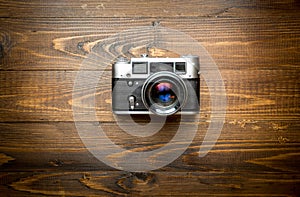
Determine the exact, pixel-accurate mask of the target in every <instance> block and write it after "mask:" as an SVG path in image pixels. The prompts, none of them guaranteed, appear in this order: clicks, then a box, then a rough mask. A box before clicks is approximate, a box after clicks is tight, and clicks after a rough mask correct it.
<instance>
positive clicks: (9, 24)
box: [0, 16, 300, 71]
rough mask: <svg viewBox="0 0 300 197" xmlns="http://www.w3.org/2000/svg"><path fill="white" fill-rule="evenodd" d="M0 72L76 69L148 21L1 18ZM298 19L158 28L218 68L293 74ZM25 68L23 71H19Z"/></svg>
mask: <svg viewBox="0 0 300 197" xmlns="http://www.w3.org/2000/svg"><path fill="white" fill-rule="evenodd" d="M0 21H1V22H0V28H1V29H3V31H1V34H0V43H1V46H2V58H1V59H0V60H1V64H0V69H1V70H78V69H79V68H80V66H81V64H82V61H83V59H84V57H86V56H87V55H88V53H89V51H90V49H91V48H92V47H93V46H94V45H95V44H97V43H99V42H101V41H102V40H103V39H106V38H108V37H109V36H112V35H114V34H117V33H120V32H121V31H124V30H126V29H128V28H132V27H136V26H151V25H152V22H155V21H157V20H156V19H153V18H145V19H135V18H121V19H120V18H96V19H90V18H84V19H80V20H77V19H73V18H71V19H69V18H68V19H65V18H63V19H60V18H55V19H48V18H46V19H45V18H38V19H30V18H29V19H27V18H26V19H24V18H20V19H19V18H18V19H10V18H9V19H7V18H5V19H3V18H2V19H1V18H0ZM299 24H300V23H299V17H289V16H287V17H280V16H275V17H273V18H220V19H219V18H217V19H216V18H204V19H203V18H172V19H168V18H166V19H161V20H160V25H162V26H163V27H167V28H174V29H177V30H179V31H182V32H184V33H186V34H188V35H190V36H191V37H193V38H194V39H196V40H197V41H198V42H199V43H201V44H202V45H203V46H204V47H205V48H206V49H207V51H208V52H209V53H210V55H211V56H212V57H213V58H214V60H215V61H216V63H217V65H218V66H219V67H220V69H224V68H231V69H235V70H236V68H237V67H238V68H239V70H241V71H243V69H251V70H280V69H293V70H295V69H297V68H298V67H299V65H300V62H299V58H298V56H299V35H300V30H299V29H300V27H299ZM24 64H25V65H27V66H24Z"/></svg>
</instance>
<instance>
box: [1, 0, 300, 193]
mask: <svg viewBox="0 0 300 197" xmlns="http://www.w3.org/2000/svg"><path fill="white" fill-rule="evenodd" d="M299 9H300V4H299V1H289V0H282V1H237V0H230V1H223V0H212V1H204V0H200V1H198V0H197V1H196V0H192V1H189V2H188V3H187V2H186V1H177V0H175V1H174V0H172V1H171V0H167V1H156V0H155V1H139V0H133V1H131V0H130V1H129V0H124V1H117V2H114V1H108V0H104V1H101V2H99V1H96V0H81V1H66V0H62V1H39V0H32V1H27V0H25V1H16V0H13V1H8V0H0V193H1V196H299V195H300V189H299V188H300V170H299V167H298V166H299V164H300V160H299V158H300V157H299V156H300V138H299V130H300V122H299V117H300V110H299V106H300V98H299V97H300V83H299V77H300V75H299V67H300V58H299V51H300V50H299V48H300V44H299V43H300V42H299V41H300V19H299V16H300V12H299ZM154 25H160V26H163V27H167V28H172V29H176V30H179V31H181V32H184V33H186V34H188V35H190V36H191V37H193V38H194V39H195V40H196V41H198V42H199V43H201V45H202V46H204V47H205V48H206V49H207V51H208V52H209V54H210V55H211V56H212V58H213V59H214V61H215V62H216V64H217V65H218V67H219V70H220V73H221V75H222V78H223V80H224V84H225V88H226V95H227V114H226V120H225V123H224V126H223V129H222V133H221V136H220V137H219V139H218V141H217V143H216V145H215V146H214V147H213V149H212V150H211V151H210V152H209V153H208V154H207V155H206V156H205V157H198V151H199V148H200V147H201V146H203V145H202V142H203V139H204V137H205V135H206V133H207V128H208V126H209V124H210V122H211V119H210V116H211V106H210V105H211V104H210V100H211V98H210V96H209V91H208V86H207V84H206V83H205V80H204V78H203V76H201V87H200V88H201V89H200V94H201V113H200V121H199V122H193V120H192V119H191V120H186V121H184V122H183V123H182V124H187V125H190V124H198V131H197V134H196V137H195V139H194V140H193V142H192V143H191V145H190V146H189V148H188V149H187V150H186V151H185V152H184V154H183V155H181V156H180V157H179V158H178V159H176V160H175V161H174V162H172V163H170V164H169V165H167V166H165V167H163V168H161V169H158V170H155V171H151V172H146V173H130V172H125V171H118V170H116V169H113V168H111V167H109V166H107V165H105V164H104V163H102V162H100V161H98V160H97V159H96V158H95V157H94V156H93V155H92V154H91V153H90V152H89V151H88V150H87V148H86V147H85V146H84V144H83V143H82V141H81V139H80V137H79V134H78V132H77V130H76V127H75V123H74V122H73V121H74V119H73V111H72V107H73V101H72V93H73V85H74V82H75V79H76V75H77V72H78V71H79V70H80V67H81V66H82V63H83V62H84V60H85V59H86V58H87V57H89V54H90V53H91V51H92V50H93V47H95V46H98V44H99V43H101V42H103V40H105V39H107V38H109V37H111V36H113V35H115V34H117V33H120V32H121V31H124V30H126V29H129V28H134V27H137V26H148V27H150V26H154ZM143 39H144V38H141V41H143ZM175 44H177V43H175ZM103 49H104V50H105V51H108V52H111V51H110V50H112V49H113V43H111V45H110V46H107V47H105V48H103ZM145 50H146V49H145V48H143V46H138V47H136V48H130V50H129V51H128V53H129V55H131V56H138V55H139V54H141V53H142V52H144V51H145ZM148 50H149V53H150V55H153V56H161V57H165V56H176V55H178V54H174V53H172V51H166V50H163V49H159V48H150V49H149V48H148ZM126 52H127V51H126ZM87 70H88V72H91V73H93V72H95V71H104V75H103V78H101V83H99V86H98V87H97V94H96V95H93V94H92V93H91V90H89V89H84V90H83V91H84V92H85V93H86V94H85V96H84V98H85V99H90V98H92V97H93V96H95V98H96V100H97V102H96V110H97V121H96V122H92V123H93V124H95V125H97V126H101V127H102V128H103V129H104V130H105V133H106V135H107V136H108V137H109V138H110V139H111V140H112V141H113V142H114V143H115V144H117V145H119V146H120V147H122V148H125V149H127V150H132V151H149V150H154V149H157V148H159V147H162V146H164V145H165V144H166V143H168V142H169V141H170V139H172V137H173V136H174V135H175V132H176V130H177V129H178V122H180V118H179V117H178V116H173V117H169V118H168V122H167V124H166V125H164V127H163V128H162V129H161V130H160V132H158V133H156V134H155V135H153V136H149V137H145V138H140V137H134V136H131V135H129V134H128V133H126V132H124V131H123V130H122V129H121V128H120V127H119V126H118V125H117V123H116V119H115V118H116V117H114V116H113V115H112V113H111V84H110V78H111V66H108V67H107V68H105V69H104V68H103V67H100V66H97V62H94V66H93V67H90V68H88V69H87ZM81 118H82V121H83V122H85V123H91V122H90V121H91V120H90V119H89V117H88V116H84V115H83V116H82V117H81ZM119 120H122V121H123V123H124V124H129V122H127V120H126V119H125V118H123V119H122V118H121V119H119ZM134 120H135V121H136V122H137V123H139V124H145V123H147V122H149V118H148V117H138V116H135V117H134ZM187 132H188V131H187ZM96 148H97V147H96ZM99 151H101V150H99ZM169 151H170V152H171V151H174V149H172V150H169ZM116 161H117V160H116Z"/></svg>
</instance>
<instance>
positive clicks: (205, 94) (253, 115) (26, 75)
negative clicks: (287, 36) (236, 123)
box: [0, 68, 300, 122]
mask: <svg viewBox="0 0 300 197" xmlns="http://www.w3.org/2000/svg"><path fill="white" fill-rule="evenodd" d="M89 72H91V74H92V73H94V71H89ZM76 74H77V72H76V71H66V72H65V71H47V72H45V71H34V72H32V71H22V72H19V71H2V72H1V73H0V89H1V96H0V98H1V103H0V121H1V122H6V121H73V114H72V112H73V111H72V104H73V101H72V92H73V85H74V81H75V77H76ZM222 74H223V80H224V81H225V86H226V95H227V118H229V119H231V120H234V119H237V120H241V119H243V118H244V119H250V120H257V119H298V118H299V113H300V111H299V107H298V106H299V102H300V99H299V97H300V92H299V91H300V88H299V87H300V84H299V81H298V77H299V73H298V71H297V70H292V69H290V68H287V69H281V70H273V71H271V70H252V69H251V70H247V72H245V71H240V70H231V69H230V70H227V69H224V70H223V71H222ZM102 76H103V77H102V78H101V79H100V82H99V86H98V87H97V90H96V95H94V94H93V93H92V89H89V88H86V89H83V90H82V91H83V92H85V94H83V95H84V96H82V97H81V96H80V97H79V98H82V99H83V98H84V99H87V100H86V101H88V99H90V98H92V97H95V99H96V101H97V102H96V109H95V111H96V112H97V117H98V120H99V121H100V122H102V121H115V118H114V117H113V115H112V112H111V71H105V73H104V74H103V75H102ZM95 80H97V79H95ZM200 83H201V87H200V89H201V90H200V95H201V96H200V97H201V99H200V100H201V103H200V104H201V111H202V113H201V116H203V117H202V118H203V120H206V121H209V119H210V113H211V108H210V102H211V101H210V99H211V98H210V93H209V91H208V87H207V85H206V83H205V81H204V79H203V78H201V82H200ZM100 84H101V85H100ZM74 94H75V95H76V93H74ZM87 109H88V108H87ZM84 111H86V110H84ZM87 111H89V110H87ZM82 120H83V121H90V120H91V119H89V116H86V115H84V114H83V115H82Z"/></svg>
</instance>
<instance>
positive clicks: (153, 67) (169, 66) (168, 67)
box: [150, 62, 173, 73]
mask: <svg viewBox="0 0 300 197" xmlns="http://www.w3.org/2000/svg"><path fill="white" fill-rule="evenodd" d="M160 71H169V72H173V62H151V63H150V72H151V73H156V72H160Z"/></svg>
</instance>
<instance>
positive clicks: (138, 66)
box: [132, 62, 148, 74]
mask: <svg viewBox="0 0 300 197" xmlns="http://www.w3.org/2000/svg"><path fill="white" fill-rule="evenodd" d="M147 70H148V64H147V62H133V63H132V73H133V74H147V73H148V71H147Z"/></svg>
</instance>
